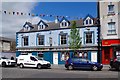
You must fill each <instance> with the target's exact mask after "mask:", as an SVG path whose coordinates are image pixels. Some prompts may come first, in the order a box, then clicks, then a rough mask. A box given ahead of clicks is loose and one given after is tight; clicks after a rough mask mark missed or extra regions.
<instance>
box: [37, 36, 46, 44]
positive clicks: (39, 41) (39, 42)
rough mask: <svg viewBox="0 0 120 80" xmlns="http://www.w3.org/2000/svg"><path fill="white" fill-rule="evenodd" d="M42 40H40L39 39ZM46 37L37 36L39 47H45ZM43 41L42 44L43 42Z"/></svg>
mask: <svg viewBox="0 0 120 80" xmlns="http://www.w3.org/2000/svg"><path fill="white" fill-rule="evenodd" d="M41 37H42V39H41ZM39 38H40V39H39ZM44 38H45V36H44V35H38V36H37V45H45V42H44V41H45V39H44ZM41 41H42V42H41Z"/></svg>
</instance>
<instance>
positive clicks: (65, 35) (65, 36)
mask: <svg viewBox="0 0 120 80" xmlns="http://www.w3.org/2000/svg"><path fill="white" fill-rule="evenodd" d="M63 36H64V38H65V39H64V38H63V40H64V41H63V43H65V42H66V44H62V37H63ZM60 45H67V34H64V35H63V34H61V35H60Z"/></svg>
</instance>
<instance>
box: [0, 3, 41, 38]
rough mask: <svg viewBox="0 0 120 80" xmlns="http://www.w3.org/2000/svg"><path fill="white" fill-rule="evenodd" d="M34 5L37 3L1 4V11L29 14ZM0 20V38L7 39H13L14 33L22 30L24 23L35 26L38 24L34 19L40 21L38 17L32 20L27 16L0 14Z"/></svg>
mask: <svg viewBox="0 0 120 80" xmlns="http://www.w3.org/2000/svg"><path fill="white" fill-rule="evenodd" d="M36 5H37V2H2V10H6V11H11V12H12V11H16V12H17V11H20V12H24V13H29V12H32V10H33V9H34V7H35V6H36ZM1 14H2V16H1ZM1 18H2V21H0V24H2V25H0V29H1V30H2V33H0V36H3V37H8V38H15V34H16V32H17V31H19V30H20V29H22V26H23V25H24V23H25V22H26V21H30V22H32V23H33V24H36V22H38V21H36V19H37V20H40V19H41V18H39V17H34V18H33V17H30V16H28V15H23V16H22V15H12V14H11V15H9V14H6V15H5V14H4V13H0V19H1ZM1 22H2V23H1Z"/></svg>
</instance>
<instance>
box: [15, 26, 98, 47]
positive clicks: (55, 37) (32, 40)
mask: <svg viewBox="0 0 120 80" xmlns="http://www.w3.org/2000/svg"><path fill="white" fill-rule="evenodd" d="M79 29H80V37H82V45H85V44H84V39H85V36H84V32H86V31H88V30H86V28H79ZM97 29H98V27H90V30H89V31H93V32H94V35H93V37H94V41H95V42H94V45H97V39H98V37H97V35H98V31H97ZM61 31H63V33H68V35H70V29H62V30H51V31H41V32H40V31H39V32H31V33H19V34H18V36H17V37H18V39H16V40H17V41H16V42H18V43H16V44H17V46H16V47H17V48H18V47H24V46H22V44H23V42H22V36H29V46H28V47H31V46H32V47H34V46H38V45H37V34H40V35H45V41H44V42H45V45H44V46H50V44H49V37H52V46H58V45H59V41H60V40H59V33H60V32H61ZM50 33H51V34H50ZM68 40H69V38H68ZM90 45H93V44H90Z"/></svg>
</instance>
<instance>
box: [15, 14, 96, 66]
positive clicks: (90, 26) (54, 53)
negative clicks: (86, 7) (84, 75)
mask: <svg viewBox="0 0 120 80" xmlns="http://www.w3.org/2000/svg"><path fill="white" fill-rule="evenodd" d="M75 21H76V24H77V29H79V33H80V35H79V36H80V37H81V38H82V46H81V48H80V49H78V50H77V52H76V53H73V50H71V49H69V35H70V27H71V25H72V24H71V22H72V21H69V20H67V19H66V18H65V17H63V18H62V19H61V20H58V19H56V20H55V22H50V23H46V22H44V21H43V20H40V21H39V23H38V24H36V25H33V24H31V23H30V22H26V23H25V24H24V25H23V27H22V29H21V30H20V31H18V32H17V33H16V48H17V51H16V56H18V55H20V54H26V53H27V54H32V55H35V56H37V57H39V58H44V59H45V60H48V61H50V62H51V63H52V64H64V62H65V60H66V59H67V58H68V57H74V56H78V57H82V58H88V59H89V60H91V61H94V62H97V53H98V26H97V25H98V24H97V18H93V17H92V16H91V15H87V16H86V17H85V18H84V19H80V20H75Z"/></svg>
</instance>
